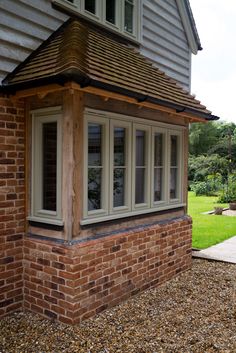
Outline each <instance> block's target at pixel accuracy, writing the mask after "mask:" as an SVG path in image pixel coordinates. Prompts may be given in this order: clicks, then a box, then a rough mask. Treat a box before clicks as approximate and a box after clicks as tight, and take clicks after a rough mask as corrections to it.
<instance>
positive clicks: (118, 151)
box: [114, 127, 125, 166]
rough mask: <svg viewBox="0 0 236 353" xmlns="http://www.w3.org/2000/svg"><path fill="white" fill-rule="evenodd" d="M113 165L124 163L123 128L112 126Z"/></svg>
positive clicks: (122, 164)
mask: <svg viewBox="0 0 236 353" xmlns="http://www.w3.org/2000/svg"><path fill="white" fill-rule="evenodd" d="M114 165H115V166H124V165H125V129H124V128H123V127H116V128H114Z"/></svg>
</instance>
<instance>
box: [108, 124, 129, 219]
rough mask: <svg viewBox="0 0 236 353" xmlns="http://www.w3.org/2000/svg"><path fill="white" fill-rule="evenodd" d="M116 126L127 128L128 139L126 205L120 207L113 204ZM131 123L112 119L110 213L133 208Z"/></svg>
mask: <svg viewBox="0 0 236 353" xmlns="http://www.w3.org/2000/svg"><path fill="white" fill-rule="evenodd" d="M115 127H122V128H125V129H126V131H127V135H128V136H126V137H127V139H126V145H125V159H126V163H125V164H126V180H125V181H126V189H127V192H126V195H125V198H126V200H125V201H126V202H125V204H126V205H124V206H120V207H114V206H113V201H114V200H113V183H114V174H113V171H114V128H115ZM131 128H132V127H131V123H130V122H126V121H122V120H118V119H112V120H110V191H109V192H110V208H109V209H110V212H109V213H110V214H119V213H124V212H130V211H131V208H132V204H131V195H132V192H131V170H130V165H131V148H132V144H131V141H132V140H131V137H132V130H131Z"/></svg>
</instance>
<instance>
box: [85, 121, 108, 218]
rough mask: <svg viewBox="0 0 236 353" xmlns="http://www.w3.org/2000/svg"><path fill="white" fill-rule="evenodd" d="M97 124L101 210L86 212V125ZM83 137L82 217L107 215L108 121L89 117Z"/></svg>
mask: <svg viewBox="0 0 236 353" xmlns="http://www.w3.org/2000/svg"><path fill="white" fill-rule="evenodd" d="M89 123H92V124H98V125H101V126H102V161H103V162H102V164H103V175H102V176H103V177H102V185H101V194H102V200H101V205H102V208H101V209H99V210H93V211H89V210H88V124H89ZM84 136H85V143H84V148H85V153H84V156H85V158H84V217H87V218H94V217H96V216H106V215H108V207H109V199H108V192H109V188H108V186H109V180H108V175H107V174H108V166H109V153H108V152H109V121H108V120H107V119H106V118H104V117H101V116H100V117H96V118H95V117H89V119H88V120H87V121H86V124H84Z"/></svg>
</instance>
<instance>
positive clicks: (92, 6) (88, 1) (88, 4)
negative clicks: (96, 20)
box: [85, 0, 96, 14]
mask: <svg viewBox="0 0 236 353" xmlns="http://www.w3.org/2000/svg"><path fill="white" fill-rule="evenodd" d="M85 10H86V11H89V12H91V13H94V14H95V13H96V0H85Z"/></svg>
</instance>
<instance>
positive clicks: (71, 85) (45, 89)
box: [14, 82, 205, 122]
mask: <svg viewBox="0 0 236 353" xmlns="http://www.w3.org/2000/svg"><path fill="white" fill-rule="evenodd" d="M66 89H70V90H77V91H81V92H86V93H90V94H95V95H97V96H100V97H102V98H103V99H104V100H105V101H107V100H109V99H114V100H119V101H122V102H127V103H130V104H135V105H138V106H139V107H140V108H142V107H146V108H149V109H154V110H158V111H163V112H165V113H169V114H174V115H175V116H176V117H181V118H183V117H185V118H187V119H188V120H191V122H205V119H204V118H200V117H196V116H194V115H193V114H191V113H187V112H184V111H183V112H181V113H177V112H176V110H175V109H173V108H169V107H165V106H162V105H160V104H154V103H150V102H145V101H144V102H138V101H137V100H136V99H135V98H132V97H128V96H126V95H123V94H120V93H114V92H109V91H106V90H104V89H101V88H96V87H91V86H88V87H83V88H82V87H81V86H80V85H79V84H77V83H75V82H68V83H66V84H65V85H64V86H60V85H58V84H51V85H47V86H42V87H35V88H29V89H27V90H22V91H19V92H17V93H16V94H15V95H14V97H16V98H25V97H30V96H34V95H44V96H45V95H47V94H48V93H51V92H56V91H63V90H66Z"/></svg>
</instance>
